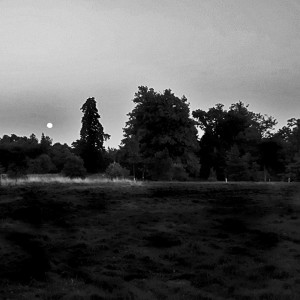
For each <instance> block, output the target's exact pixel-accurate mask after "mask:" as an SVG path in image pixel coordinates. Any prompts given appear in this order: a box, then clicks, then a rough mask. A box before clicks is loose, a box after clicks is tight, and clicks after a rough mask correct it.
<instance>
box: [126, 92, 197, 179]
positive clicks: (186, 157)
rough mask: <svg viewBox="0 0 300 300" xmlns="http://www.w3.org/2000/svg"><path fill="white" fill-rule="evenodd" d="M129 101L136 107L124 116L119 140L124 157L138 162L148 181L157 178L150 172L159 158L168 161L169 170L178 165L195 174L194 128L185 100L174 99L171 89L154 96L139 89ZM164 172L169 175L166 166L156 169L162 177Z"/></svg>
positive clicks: (195, 142) (195, 149)
mask: <svg viewBox="0 0 300 300" xmlns="http://www.w3.org/2000/svg"><path fill="white" fill-rule="evenodd" d="M133 102H134V103H135V104H136V106H135V108H134V109H133V110H132V112H130V113H129V114H128V116H129V120H128V122H127V123H126V127H125V128H124V139H123V140H122V148H123V152H125V153H126V152H127V157H128V158H130V157H131V158H132V159H134V160H136V161H138V162H140V164H142V165H143V166H144V167H145V168H146V171H147V172H148V175H149V176H150V177H152V178H154V177H155V178H157V176H156V175H154V173H157V172H154V170H155V169H156V166H157V162H158V161H159V160H161V159H162V157H164V159H169V160H170V161H171V163H170V166H169V168H172V165H173V164H174V163H180V164H182V165H183V166H184V168H185V170H186V171H187V172H188V173H190V174H193V175H196V174H197V171H198V168H199V166H198V163H197V157H196V151H197V150H198V142H197V129H196V128H195V121H194V120H193V119H191V118H190V110H189V104H188V103H187V99H186V98H185V97H184V96H183V97H182V98H181V99H180V98H178V97H176V96H175V95H174V94H173V93H172V91H171V90H165V91H164V92H163V93H158V92H155V91H154V89H152V88H150V89H149V88H148V87H145V86H140V87H139V88H138V92H137V93H136V94H135V97H134V99H133ZM153 172H154V173H153ZM164 172H167V173H168V172H169V171H168V170H167V166H165V168H162V170H160V173H161V175H162V177H164V175H163V173H164Z"/></svg>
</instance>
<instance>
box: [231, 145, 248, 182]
mask: <svg viewBox="0 0 300 300" xmlns="http://www.w3.org/2000/svg"><path fill="white" fill-rule="evenodd" d="M248 160H249V155H247V154H246V155H244V156H241V155H240V152H239V149H238V147H237V145H234V146H233V147H232V148H231V149H230V150H229V151H228V153H227V157H226V166H227V167H226V174H227V176H226V177H227V178H228V180H232V181H247V180H249V179H250V173H249V164H248Z"/></svg>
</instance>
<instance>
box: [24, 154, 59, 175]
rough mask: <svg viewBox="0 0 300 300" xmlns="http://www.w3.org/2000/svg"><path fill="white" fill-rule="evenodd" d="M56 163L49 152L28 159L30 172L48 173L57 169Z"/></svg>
mask: <svg viewBox="0 0 300 300" xmlns="http://www.w3.org/2000/svg"><path fill="white" fill-rule="evenodd" d="M55 169H56V168H55V165H54V164H53V162H52V161H51V158H50V157H49V155H47V154H42V155H40V156H38V157H37V158H34V159H30V160H29V161H28V170H27V172H28V173H29V174H46V173H50V172H52V171H55Z"/></svg>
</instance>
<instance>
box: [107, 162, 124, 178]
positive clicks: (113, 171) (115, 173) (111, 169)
mask: <svg viewBox="0 0 300 300" xmlns="http://www.w3.org/2000/svg"><path fill="white" fill-rule="evenodd" d="M105 173H106V175H107V176H108V177H109V178H110V179H114V178H125V177H128V176H129V171H128V170H127V169H125V168H122V166H121V165H120V164H119V163H116V162H113V163H111V164H110V165H109V166H108V167H107V169H106V171H105Z"/></svg>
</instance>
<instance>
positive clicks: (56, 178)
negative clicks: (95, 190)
mask: <svg viewBox="0 0 300 300" xmlns="http://www.w3.org/2000/svg"><path fill="white" fill-rule="evenodd" d="M55 183H60V184H90V185H98V184H104V183H112V184H125V185H137V186H140V185H142V182H141V181H137V180H131V179H126V178H115V179H112V180H111V179H109V178H107V177H103V176H102V177H100V176H99V177H94V176H93V177H91V178H89V177H87V178H84V179H82V178H69V177H65V176H63V175H60V174H45V175H44V174H43V175H40V174H31V175H27V176H26V177H24V178H18V179H17V180H16V179H11V178H4V179H2V180H1V185H3V186H10V185H27V184H55Z"/></svg>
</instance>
